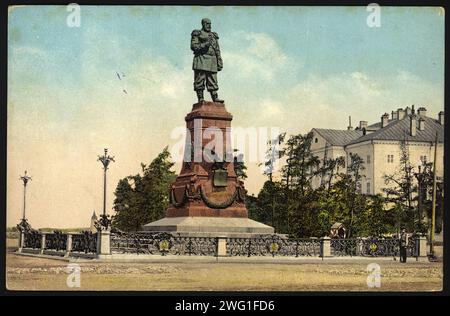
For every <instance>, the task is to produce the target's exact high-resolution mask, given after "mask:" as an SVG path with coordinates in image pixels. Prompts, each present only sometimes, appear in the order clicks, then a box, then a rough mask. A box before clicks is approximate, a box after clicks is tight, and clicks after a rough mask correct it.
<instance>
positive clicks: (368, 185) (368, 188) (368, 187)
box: [366, 182, 370, 194]
mask: <svg viewBox="0 0 450 316" xmlns="http://www.w3.org/2000/svg"><path fill="white" fill-rule="evenodd" d="M366 193H367V194H370V182H367V191H366Z"/></svg>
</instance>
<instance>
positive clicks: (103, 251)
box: [97, 229, 111, 259]
mask: <svg viewBox="0 0 450 316" xmlns="http://www.w3.org/2000/svg"><path fill="white" fill-rule="evenodd" d="M109 256H111V231H110V230H109V229H108V230H103V229H101V230H99V231H98V232H97V257H99V258H103V259H105V258H108V257H109Z"/></svg>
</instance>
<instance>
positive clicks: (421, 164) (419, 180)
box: [414, 159, 427, 227]
mask: <svg viewBox="0 0 450 316" xmlns="http://www.w3.org/2000/svg"><path fill="white" fill-rule="evenodd" d="M426 163H427V162H426V160H424V159H421V160H420V162H419V168H418V169H419V172H416V173H415V174H414V176H415V177H416V179H417V184H418V202H417V213H418V214H417V215H418V225H419V227H420V225H421V223H422V204H423V203H422V202H423V201H422V199H423V183H424V180H425V173H426ZM422 167H423V169H422Z"/></svg>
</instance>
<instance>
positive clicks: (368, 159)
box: [366, 155, 370, 164]
mask: <svg viewBox="0 0 450 316" xmlns="http://www.w3.org/2000/svg"><path fill="white" fill-rule="evenodd" d="M366 162H367V164H370V155H367V160H366Z"/></svg>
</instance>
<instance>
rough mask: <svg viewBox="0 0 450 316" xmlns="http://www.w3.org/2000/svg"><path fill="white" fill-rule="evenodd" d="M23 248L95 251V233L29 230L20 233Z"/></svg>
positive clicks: (64, 251)
mask: <svg viewBox="0 0 450 316" xmlns="http://www.w3.org/2000/svg"><path fill="white" fill-rule="evenodd" d="M22 234H23V244H22V247H23V248H25V249H33V250H36V249H38V250H40V252H41V253H44V252H45V251H54V252H63V253H65V254H66V255H70V254H71V253H85V254H96V253H97V234H96V233H92V232H87V231H85V232H82V233H63V232H62V231H54V232H52V233H47V232H39V231H37V230H29V231H25V232H23V233H22Z"/></svg>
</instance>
